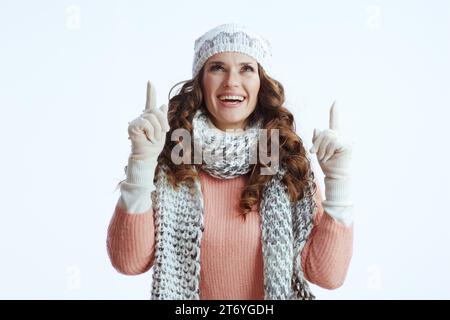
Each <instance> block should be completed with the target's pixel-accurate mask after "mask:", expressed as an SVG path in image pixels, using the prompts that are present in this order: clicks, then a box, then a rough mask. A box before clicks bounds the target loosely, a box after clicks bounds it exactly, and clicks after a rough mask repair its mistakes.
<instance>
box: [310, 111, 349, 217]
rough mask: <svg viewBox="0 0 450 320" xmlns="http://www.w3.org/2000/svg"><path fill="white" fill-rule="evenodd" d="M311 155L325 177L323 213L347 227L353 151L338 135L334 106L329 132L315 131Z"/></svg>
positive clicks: (327, 130)
mask: <svg viewBox="0 0 450 320" xmlns="http://www.w3.org/2000/svg"><path fill="white" fill-rule="evenodd" d="M310 152H311V153H316V155H317V160H318V162H319V165H320V167H321V169H322V171H323V174H324V175H325V199H326V200H325V201H323V205H324V209H325V210H327V212H328V213H330V214H332V215H334V216H340V217H341V218H342V219H344V220H345V221H346V224H348V223H349V221H350V220H351V218H350V216H351V210H348V208H347V207H351V206H352V205H353V204H352V202H351V200H350V197H351V196H350V182H351V173H350V163H351V158H352V147H351V145H350V144H348V143H345V142H344V141H343V140H342V137H341V136H340V135H339V127H338V116H337V110H336V106H335V104H334V103H333V105H332V106H331V108H330V125H329V129H326V130H323V131H320V130H318V129H314V135H313V147H312V148H311V150H310ZM346 216H347V217H346Z"/></svg>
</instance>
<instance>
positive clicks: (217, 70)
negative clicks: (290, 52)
mask: <svg viewBox="0 0 450 320" xmlns="http://www.w3.org/2000/svg"><path fill="white" fill-rule="evenodd" d="M259 87H260V80H259V74H258V64H257V62H256V60H255V59H253V58H251V57H250V56H248V55H246V54H242V53H237V52H222V53H218V54H215V55H214V56H212V57H210V58H209V59H208V60H207V61H206V63H205V69H204V73H203V95H204V97H205V101H206V107H207V109H208V111H209V112H210V114H211V115H212V118H211V121H212V122H213V123H214V125H215V126H216V127H217V128H219V129H220V130H223V131H226V129H244V128H245V124H246V119H247V117H248V116H249V115H250V114H251V113H252V112H253V110H255V107H256V102H257V101H258V92H259ZM236 96H238V97H240V99H242V98H243V101H242V102H241V101H235V100H234V99H237V98H238V97H236ZM228 100H229V101H228Z"/></svg>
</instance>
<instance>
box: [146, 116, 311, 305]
mask: <svg viewBox="0 0 450 320" xmlns="http://www.w3.org/2000/svg"><path fill="white" fill-rule="evenodd" d="M192 124H193V131H194V141H195V140H196V138H198V141H197V142H195V143H199V146H200V147H201V148H202V149H201V150H202V151H203V162H202V165H201V170H204V171H206V172H208V173H209V174H210V175H212V176H214V177H219V178H223V179H227V178H233V177H236V176H239V175H242V174H246V173H248V172H249V171H250V170H251V169H252V165H251V163H250V161H249V158H250V157H249V154H250V149H251V148H252V147H253V146H254V144H255V143H257V138H258V135H257V133H256V132H257V130H256V129H258V128H259V127H260V123H258V124H256V125H254V126H252V127H250V128H247V129H246V130H245V131H243V132H242V133H241V134H230V133H225V132H223V131H220V130H218V129H211V128H209V126H208V118H207V116H206V115H205V114H204V113H202V112H201V111H200V110H199V111H198V112H197V113H196V114H195V116H194V119H193V122H192ZM219 155H221V156H220V157H219ZM223 155H232V156H229V157H226V156H225V157H224V156H223ZM160 169H161V170H159V172H158V175H157V177H156V183H155V184H156V190H155V191H153V192H152V202H153V208H154V211H155V229H156V230H155V232H156V235H155V239H156V244H155V262H154V270H153V285H152V299H173V300H175V299H176V300H179V299H199V298H200V289H199V283H200V243H201V239H202V233H203V230H204V225H203V221H204V220H203V213H204V212H203V210H204V207H203V196H202V192H201V185H200V181H199V179H198V178H197V179H196V181H195V184H194V186H189V185H187V184H185V183H181V184H180V187H179V189H178V190H174V188H173V187H172V186H171V184H170V183H169V181H168V179H167V176H166V174H165V172H166V170H167V168H164V166H162V167H161V168H160ZM285 172H286V171H285V169H283V167H282V166H281V167H280V168H279V170H278V172H277V173H276V174H275V175H273V176H272V179H271V180H270V182H269V183H268V184H267V185H266V186H265V187H264V190H263V195H262V199H261V201H260V208H259V212H260V215H261V230H262V254H263V261H264V292H265V299H271V300H274V299H314V295H313V294H312V293H311V291H310V289H309V286H308V283H307V282H306V280H305V278H304V274H303V271H302V266H301V252H302V250H303V247H304V245H305V243H306V241H307V239H308V236H309V234H310V231H311V228H312V222H313V216H314V214H315V212H316V209H317V207H316V203H315V201H314V197H313V196H312V192H311V191H312V189H311V188H312V185H311V184H310V185H309V193H308V192H305V196H304V197H303V199H301V200H299V201H297V202H295V203H292V202H291V201H290V199H289V195H288V193H287V188H286V186H285V185H284V184H283V183H282V182H281V179H282V177H283V175H284V173H285Z"/></svg>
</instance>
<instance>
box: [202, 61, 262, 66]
mask: <svg viewBox="0 0 450 320" xmlns="http://www.w3.org/2000/svg"><path fill="white" fill-rule="evenodd" d="M208 64H220V65H224V64H225V63H224V62H222V61H210V62H209V63H208ZM248 64H250V65H251V64H253V63H252V62H241V63H239V65H240V66H243V65H248Z"/></svg>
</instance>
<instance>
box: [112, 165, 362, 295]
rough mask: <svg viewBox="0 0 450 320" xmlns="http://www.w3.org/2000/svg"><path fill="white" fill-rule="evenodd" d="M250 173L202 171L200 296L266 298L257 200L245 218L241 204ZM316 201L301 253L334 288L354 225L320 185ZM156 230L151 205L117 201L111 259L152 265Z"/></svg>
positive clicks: (139, 267)
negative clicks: (333, 210)
mask: <svg viewBox="0 0 450 320" xmlns="http://www.w3.org/2000/svg"><path fill="white" fill-rule="evenodd" d="M246 179H248V176H240V177H237V178H234V179H229V180H222V179H216V178H214V177H211V176H210V175H208V174H207V173H204V172H200V181H201V185H202V192H203V197H204V205H205V210H204V226H205V230H204V233H203V237H202V242H201V255H200V265H201V272H200V299H210V300H211V299H261V300H262V299H264V273H263V256H262V244H261V229H260V222H261V221H260V215H259V212H258V211H257V207H256V206H255V210H253V211H252V212H250V213H249V214H248V216H247V220H246V221H244V220H243V219H242V217H240V216H239V212H238V209H237V208H238V205H239V199H240V196H241V192H242V189H243V187H244V186H245V183H246ZM316 202H317V205H318V211H317V215H316V216H315V219H314V227H313V230H312V232H311V235H310V237H309V239H308V241H307V243H306V245H305V248H304V250H303V253H302V257H301V258H302V266H303V270H304V272H305V277H306V279H307V280H308V281H310V282H312V283H314V284H317V285H319V286H321V287H323V288H327V289H335V288H338V287H339V286H341V285H342V284H343V282H344V279H345V277H346V274H347V270H348V266H349V263H350V260H351V256H352V244H353V226H349V227H347V226H345V225H343V224H341V223H340V222H338V221H336V220H335V219H333V218H332V217H331V216H330V215H328V214H326V212H325V213H324V211H323V207H322V205H321V203H322V199H321V194H320V190H318V192H316ZM154 231H155V226H154V220H153V211H152V209H150V210H148V211H147V212H142V213H138V214H136V212H126V210H125V209H123V208H121V206H120V205H119V203H118V204H117V205H116V208H115V212H114V215H113V217H112V219H111V222H110V225H109V228H108V235H107V249H108V254H109V257H110V260H111V263H112V265H113V266H114V267H115V268H116V269H117V270H118V271H119V272H121V273H123V274H127V275H136V274H141V273H144V272H146V271H148V270H149V269H150V268H151V267H152V265H153V260H154V250H155V236H154Z"/></svg>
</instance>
